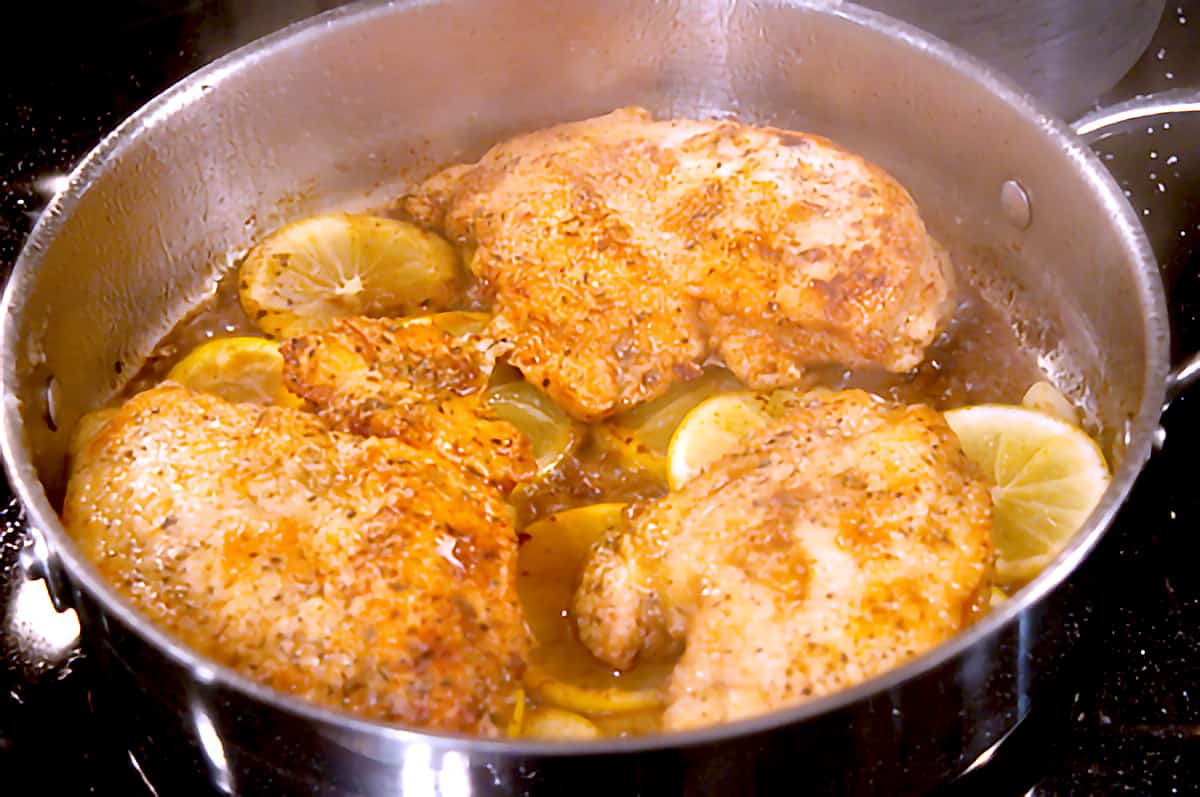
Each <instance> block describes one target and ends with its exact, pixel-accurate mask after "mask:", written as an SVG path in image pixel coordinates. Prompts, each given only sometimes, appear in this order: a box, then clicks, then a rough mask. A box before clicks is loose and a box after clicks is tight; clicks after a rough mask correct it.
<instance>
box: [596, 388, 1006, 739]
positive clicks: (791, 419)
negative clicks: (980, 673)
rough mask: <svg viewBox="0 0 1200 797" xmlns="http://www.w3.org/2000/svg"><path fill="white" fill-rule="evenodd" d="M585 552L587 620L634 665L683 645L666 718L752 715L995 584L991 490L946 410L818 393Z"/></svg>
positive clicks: (958, 621) (884, 664)
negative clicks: (961, 443)
mask: <svg viewBox="0 0 1200 797" xmlns="http://www.w3.org/2000/svg"><path fill="white" fill-rule="evenodd" d="M633 523H634V525H633V528H632V529H631V531H630V532H629V533H627V534H625V535H623V536H619V537H615V538H612V539H609V540H606V541H605V542H604V543H602V544H601V545H599V546H598V547H597V548H596V549H595V550H594V551H593V552H592V555H591V558H590V559H589V561H588V563H587V566H586V568H585V571H584V575H583V580H582V583H581V586H580V587H579V590H578V592H577V593H576V596H575V600H574V612H575V616H576V620H577V623H578V628H579V633H580V637H581V639H582V640H583V642H584V644H586V645H587V647H588V648H589V649H590V650H591V651H592V652H593V653H594V654H595V655H596V656H598V657H599V658H600V659H602V660H604V661H605V662H608V663H609V664H611V665H613V666H614V667H619V668H627V667H629V666H630V665H631V664H632V663H633V662H634V660H635V658H636V657H638V656H639V655H643V654H645V655H654V654H655V653H658V652H662V651H666V650H672V649H677V648H678V647H679V646H680V645H682V646H683V653H682V656H681V657H680V659H679V661H678V663H677V664H676V665H675V668H674V670H673V671H672V673H671V676H670V679H669V682H668V695H669V696H668V700H669V705H668V708H667V710H666V713H665V715H664V718H663V724H664V727H665V728H666V729H682V728H692V727H697V726H703V725H711V724H714V723H718V722H722V721H726V720H732V719H738V718H743V717H747V716H751V715H755V714H760V713H763V712H766V711H769V710H771V709H774V708H778V707H780V706H785V705H789V704H794V703H797V702H800V701H803V700H805V699H807V698H810V697H815V696H818V695H824V694H828V693H830V692H834V691H837V690H839V689H842V688H845V687H847V686H850V685H852V684H855V683H858V682H859V681H862V680H864V679H866V678H869V677H871V676H873V675H876V674H878V673H881V672H883V671H885V670H888V669H891V668H893V667H895V666H897V665H899V664H901V663H903V662H904V661H905V660H907V659H909V658H912V657H913V656H916V655H917V654H919V653H921V652H923V651H925V650H928V649H929V648H931V647H933V646H934V645H936V644H937V643H938V642H940V641H942V640H943V639H946V638H947V637H949V636H951V635H952V634H954V633H955V632H957V631H958V630H959V629H961V628H963V627H964V626H966V625H967V624H969V623H970V622H972V620H973V619H974V618H975V617H976V616H978V615H979V614H980V613H981V612H982V611H983V609H984V607H985V605H986V601H987V594H988V588H989V579H990V573H991V567H992V544H991V502H990V497H989V493H988V489H987V487H986V486H985V485H984V483H983V482H982V481H981V480H980V479H979V478H977V476H976V475H975V474H974V472H973V470H972V468H971V466H970V464H969V463H968V461H967V459H966V457H965V455H964V454H963V453H962V451H961V449H960V448H959V444H958V441H957V439H956V438H955V437H954V434H953V433H952V432H951V431H950V428H949V427H948V426H947V425H946V423H945V421H944V420H943V419H942V417H941V416H940V415H939V414H938V413H936V412H934V411H933V410H931V409H929V408H927V407H923V406H913V407H902V406H897V405H893V404H888V403H885V402H883V401H881V400H878V399H876V398H874V397H872V396H870V395H868V394H866V393H863V392H861V391H844V392H839V393H828V394H824V395H821V394H816V393H814V394H810V397H808V398H806V399H805V400H804V402H803V404H802V405H801V406H800V407H798V408H796V409H795V410H793V411H792V412H791V413H789V414H788V415H786V416H785V417H784V418H782V419H780V420H777V421H775V422H774V423H772V424H771V425H769V426H768V427H767V428H765V429H763V430H762V431H760V432H758V433H756V434H754V435H752V436H751V437H750V438H749V439H747V440H745V441H744V442H743V443H742V444H741V445H740V446H739V447H738V448H737V449H736V450H735V451H733V452H732V453H730V454H728V455H726V456H725V457H723V458H722V459H720V460H718V461H716V462H714V463H713V464H712V465H710V466H709V467H708V468H706V469H705V470H704V471H703V472H702V473H701V474H700V475H699V476H697V477H696V478H695V479H694V480H692V481H690V482H688V483H687V484H685V485H684V486H683V488H682V489H681V490H679V491H678V492H675V493H672V494H671V495H669V496H667V497H666V498H663V499H661V500H660V501H657V502H652V503H650V504H648V505H645V506H643V507H641V508H640V510H639V511H638V512H637V513H636V515H635V516H634V520H633Z"/></svg>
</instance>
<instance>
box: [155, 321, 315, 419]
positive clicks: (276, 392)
mask: <svg viewBox="0 0 1200 797" xmlns="http://www.w3.org/2000/svg"><path fill="white" fill-rule="evenodd" d="M167 379H169V380H171V381H173V382H179V383H180V384H181V385H183V386H185V387H188V388H191V389H192V390H196V391H199V392H201V393H211V394H213V395H215V396H220V397H221V398H223V399H225V400H226V401H232V402H235V403H245V404H278V405H280V406H284V407H300V406H303V404H304V402H303V401H301V399H300V397H299V396H296V395H295V394H293V393H291V392H290V391H288V389H287V388H286V387H284V386H283V355H281V354H280V353H279V346H278V345H277V344H275V343H273V342H271V341H269V340H263V339H262V338H218V339H217V340H210V341H209V342H208V343H204V344H201V345H199V346H197V347H196V348H195V349H193V350H192V351H191V353H189V354H188V356H186V357H184V358H183V359H182V360H180V361H179V362H177V363H175V367H174V368H172V369H171V371H170V372H169V373H168V374H167Z"/></svg>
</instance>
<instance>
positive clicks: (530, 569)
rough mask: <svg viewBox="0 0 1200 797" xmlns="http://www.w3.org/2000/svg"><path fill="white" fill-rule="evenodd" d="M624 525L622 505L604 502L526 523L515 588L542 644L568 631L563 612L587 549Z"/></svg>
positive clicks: (555, 642)
mask: <svg viewBox="0 0 1200 797" xmlns="http://www.w3.org/2000/svg"><path fill="white" fill-rule="evenodd" d="M624 527H625V504H620V503H605V504H591V505H590V506H580V507H575V508H574V509H564V510H562V511H561V512H555V513H554V514H553V515H550V516H549V517H546V518H543V519H541V520H538V521H535V522H533V523H530V524H529V525H528V526H526V527H525V529H524V530H523V532H522V535H521V537H522V540H523V542H522V543H521V548H520V551H519V552H518V554H517V572H518V576H517V593H518V594H519V595H520V597H521V602H522V603H523V604H524V606H525V620H526V622H527V623H529V630H530V631H532V632H533V636H534V638H535V639H537V640H538V642H539V643H541V644H542V645H543V646H555V645H559V644H561V643H563V642H565V640H566V638H567V637H569V636H570V634H569V633H568V630H569V629H567V628H566V626H565V624H564V622H563V612H564V611H566V609H567V607H569V606H570V605H571V597H572V595H574V593H575V587H576V586H578V582H579V573H580V572H581V571H582V570H583V563H584V559H586V558H587V555H588V551H590V550H591V548H592V546H593V545H594V544H595V543H596V542H598V541H599V540H602V539H604V538H605V537H606V536H607V535H609V534H614V533H617V532H619V531H620V530H621V529H623V528H624Z"/></svg>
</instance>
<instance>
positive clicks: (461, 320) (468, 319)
mask: <svg viewBox="0 0 1200 797" xmlns="http://www.w3.org/2000/svg"><path fill="white" fill-rule="evenodd" d="M491 319H492V317H491V315H489V314H488V313H471V312H467V311H465V310H451V311H449V312H445V313H433V314H431V315H417V316H413V317H411V318H406V319H404V321H403V322H402V325H403V326H407V325H409V324H433V325H434V326H436V327H437V328H438V329H441V330H442V331H443V332H446V333H447V334H449V335H453V336H454V337H456V338H461V337H464V336H466V335H478V334H479V333H481V332H483V330H485V329H487V325H488V322H489V321H491Z"/></svg>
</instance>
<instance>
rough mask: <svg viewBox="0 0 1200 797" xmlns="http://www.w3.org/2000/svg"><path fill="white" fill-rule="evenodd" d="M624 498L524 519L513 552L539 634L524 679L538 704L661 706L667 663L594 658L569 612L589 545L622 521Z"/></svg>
mask: <svg viewBox="0 0 1200 797" xmlns="http://www.w3.org/2000/svg"><path fill="white" fill-rule="evenodd" d="M625 507H626V505H625V504H620V503H605V504H592V505H590V506H581V507H576V508H574V509H564V510H563V511H561V512H556V513H554V514H553V515H550V516H549V517H546V518H543V519H542V520H538V521H536V522H534V523H531V524H529V526H527V527H526V528H525V530H524V532H523V533H522V535H521V537H522V539H523V542H522V543H521V548H520V552H519V553H518V555H517V573H518V575H517V594H518V595H519V596H520V598H521V605H522V608H523V609H524V612H525V621H526V622H527V623H528V624H529V630H530V631H531V632H533V637H534V639H535V640H537V643H538V644H537V646H536V647H535V649H534V650H533V652H532V654H531V657H530V662H529V667H528V670H527V671H526V674H525V686H526V688H527V689H528V691H529V694H531V695H532V696H534V697H535V698H537V701H538V703H539V704H541V705H551V706H556V707H558V708H561V709H566V710H569V711H574V712H579V713H582V714H586V715H590V716H591V717H593V718H596V717H610V716H617V715H621V714H630V713H638V712H647V711H653V710H655V709H658V708H661V707H662V704H663V693H662V690H661V689H660V688H659V687H660V686H661V683H662V681H663V679H664V678H665V671H660V670H657V669H655V668H653V667H644V666H642V665H639V667H638V668H636V669H635V670H632V671H630V672H628V673H624V674H622V675H620V676H615V675H614V674H613V672H612V668H611V667H608V666H606V665H604V664H603V663H601V662H600V661H598V660H595V659H593V658H592V656H591V654H590V653H588V651H587V649H586V648H585V647H583V644H582V643H581V642H580V641H579V639H578V637H577V636H576V635H575V633H574V627H573V624H572V622H571V620H570V618H569V616H568V613H569V609H570V606H571V598H572V596H573V595H574V594H575V590H576V588H577V587H578V586H579V576H580V573H581V572H582V571H583V566H584V562H585V560H586V559H587V556H588V553H589V552H590V551H591V549H592V546H594V545H595V544H596V543H597V542H599V541H600V540H603V539H605V538H606V537H609V536H611V535H615V534H619V533H621V532H622V531H624V530H625V528H626V523H627V521H626V517H625Z"/></svg>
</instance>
